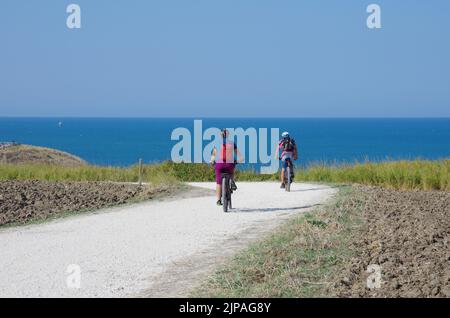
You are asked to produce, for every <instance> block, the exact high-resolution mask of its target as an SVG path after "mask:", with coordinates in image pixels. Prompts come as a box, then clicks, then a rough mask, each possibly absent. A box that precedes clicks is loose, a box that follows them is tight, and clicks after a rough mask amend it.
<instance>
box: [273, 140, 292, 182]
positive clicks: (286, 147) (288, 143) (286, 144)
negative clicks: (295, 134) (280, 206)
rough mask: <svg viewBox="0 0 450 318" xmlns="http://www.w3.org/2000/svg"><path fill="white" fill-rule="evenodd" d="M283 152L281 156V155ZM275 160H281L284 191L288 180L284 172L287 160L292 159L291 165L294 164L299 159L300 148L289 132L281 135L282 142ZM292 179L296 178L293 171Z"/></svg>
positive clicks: (279, 144)
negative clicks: (285, 178)
mask: <svg viewBox="0 0 450 318" xmlns="http://www.w3.org/2000/svg"><path fill="white" fill-rule="evenodd" d="M280 150H281V155H280V156H279V154H280ZM275 158H276V159H278V160H281V176H280V179H281V186H280V188H281V189H284V188H285V187H286V180H284V177H285V176H284V172H285V169H286V168H287V165H288V163H287V159H290V161H291V163H294V160H297V159H298V148H297V144H296V143H295V140H294V139H293V138H291V137H290V136H289V132H287V131H285V132H283V133H282V134H281V140H280V141H279V142H278V148H277V151H276V153H275ZM291 171H292V175H291V179H293V178H294V171H293V169H292V170H291Z"/></svg>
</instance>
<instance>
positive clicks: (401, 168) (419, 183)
mask: <svg viewBox="0 0 450 318" xmlns="http://www.w3.org/2000/svg"><path fill="white" fill-rule="evenodd" d="M141 178H142V181H144V182H152V183H166V182H178V181H179V182H188V181H213V180H214V170H213V169H212V167H211V166H210V165H207V164H193V163H173V162H170V161H167V162H162V163H156V164H147V165H143V167H142V173H141ZM236 179H237V180H238V181H275V180H278V174H269V175H264V174H259V173H257V172H255V171H253V170H250V169H249V170H243V169H242V168H241V169H238V171H237V172H236ZM0 180H46V181H114V182H137V181H138V180H139V167H138V166H137V165H135V166H131V167H103V166H94V165H82V166H72V167H70V166H61V165H54V164H21V165H17V164H0ZM295 180H296V181H308V182H327V183H345V184H364V185H373V186H381V187H386V188H393V189H404V190H406V189H416V190H449V189H450V159H445V160H437V161H429V160H411V161H386V162H379V163H374V162H367V163H355V164H346V165H332V166H329V165H323V164H316V165H311V166H309V167H307V168H304V169H300V168H299V169H297V171H296V176H295Z"/></svg>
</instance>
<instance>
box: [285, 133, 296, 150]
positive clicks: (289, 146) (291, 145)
mask: <svg viewBox="0 0 450 318" xmlns="http://www.w3.org/2000/svg"><path fill="white" fill-rule="evenodd" d="M282 149H283V151H287V152H294V149H295V140H294V139H291V138H290V137H287V138H284V139H283V142H282Z"/></svg>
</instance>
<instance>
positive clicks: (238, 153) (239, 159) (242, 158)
mask: <svg viewBox="0 0 450 318" xmlns="http://www.w3.org/2000/svg"><path fill="white" fill-rule="evenodd" d="M234 153H235V154H236V155H237V157H238V162H239V163H241V162H243V161H244V157H242V154H241V152H240V151H239V149H237V148H234Z"/></svg>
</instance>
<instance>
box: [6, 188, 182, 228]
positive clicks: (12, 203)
mask: <svg viewBox="0 0 450 318" xmlns="http://www.w3.org/2000/svg"><path fill="white" fill-rule="evenodd" d="M172 190H174V189H170V188H169V187H167V186H158V187H152V186H142V187H141V188H140V187H139V186H138V185H133V184H118V183H107V182H48V181H0V226H2V225H5V224H9V223H25V222H27V221H30V220H39V219H46V218H48V217H52V216H56V215H58V214H61V213H64V212H69V211H70V212H72V211H83V210H95V209H100V208H104V207H108V206H113V205H119V204H123V203H128V202H132V201H138V200H145V199H151V198H153V197H155V196H158V195H163V194H165V193H169V192H170V191H172Z"/></svg>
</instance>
